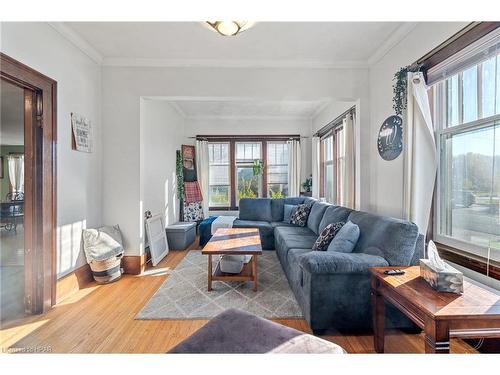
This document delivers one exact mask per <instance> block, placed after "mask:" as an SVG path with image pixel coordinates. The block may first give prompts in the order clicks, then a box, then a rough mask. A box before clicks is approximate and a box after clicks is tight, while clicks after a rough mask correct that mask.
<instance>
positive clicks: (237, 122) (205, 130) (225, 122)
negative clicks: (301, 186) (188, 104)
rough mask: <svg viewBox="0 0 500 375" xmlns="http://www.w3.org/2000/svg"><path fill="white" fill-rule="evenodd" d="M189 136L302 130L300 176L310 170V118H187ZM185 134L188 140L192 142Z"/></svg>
mask: <svg viewBox="0 0 500 375" xmlns="http://www.w3.org/2000/svg"><path fill="white" fill-rule="evenodd" d="M185 133H186V137H192V136H196V135H202V134H211V135H227V134H231V135H263V134H264V135H273V134H283V135H288V134H299V135H300V136H302V137H304V138H302V139H301V153H302V164H301V173H300V175H301V180H302V181H305V179H306V177H308V176H309V175H310V174H311V120H309V119H300V118H288V119H284V118H267V119H263V118H240V119H233V118H218V119H214V118H205V119H198V118H196V119H193V118H187V120H186V130H185ZM193 141H194V140H193V139H191V138H186V140H185V142H186V144H193Z"/></svg>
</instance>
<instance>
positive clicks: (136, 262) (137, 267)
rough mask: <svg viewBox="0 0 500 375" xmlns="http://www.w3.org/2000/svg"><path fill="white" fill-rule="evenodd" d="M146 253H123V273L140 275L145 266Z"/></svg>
mask: <svg viewBox="0 0 500 375" xmlns="http://www.w3.org/2000/svg"><path fill="white" fill-rule="evenodd" d="M146 261H147V259H146V255H125V256H124V257H123V258H122V268H123V273H128V274H130V275H140V274H141V273H143V272H144V269H145V268H146Z"/></svg>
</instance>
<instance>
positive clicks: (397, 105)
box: [392, 65, 420, 116]
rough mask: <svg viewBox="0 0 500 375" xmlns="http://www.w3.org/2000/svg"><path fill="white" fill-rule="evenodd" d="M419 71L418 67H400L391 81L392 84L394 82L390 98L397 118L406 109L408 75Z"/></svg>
mask: <svg viewBox="0 0 500 375" xmlns="http://www.w3.org/2000/svg"><path fill="white" fill-rule="evenodd" d="M419 70H420V67H419V66H418V65H408V66H405V67H402V68H401V69H399V70H398V71H397V72H396V74H394V78H393V79H392V80H393V82H394V81H395V83H393V85H392V92H393V94H394V96H393V98H392V108H394V112H395V113H396V115H398V116H401V115H402V114H403V111H404V110H405V109H406V104H407V103H406V100H407V96H406V90H407V81H408V73H409V72H418V71H419Z"/></svg>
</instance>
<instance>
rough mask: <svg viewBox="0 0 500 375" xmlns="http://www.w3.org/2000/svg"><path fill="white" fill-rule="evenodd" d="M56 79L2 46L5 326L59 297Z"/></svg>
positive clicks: (0, 193)
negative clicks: (57, 272) (20, 59)
mask: <svg viewBox="0 0 500 375" xmlns="http://www.w3.org/2000/svg"><path fill="white" fill-rule="evenodd" d="M55 95H56V82H55V81H53V80H52V79H50V78H48V77H46V76H44V75H42V74H40V73H38V72H36V71H34V70H33V69H31V68H29V67H27V66H25V65H23V64H21V63H19V62H18V61H16V60H13V59H11V58H10V57H8V56H6V55H4V54H0V112H1V118H0V167H1V169H0V208H1V210H0V326H2V327H3V326H6V325H8V324H9V323H10V322H12V321H15V320H18V319H21V318H23V317H24V316H26V315H30V314H37V313H43V312H45V311H47V310H48V309H49V308H50V307H51V306H52V305H53V304H54V303H55V281H56V278H55V261H56V259H55V228H56V221H55V218H56V215H55V213H56V206H55V197H56V195H55V194H56V192H55V187H56V179H55V171H56V164H55V161H56V160H55V155H56V154H55V151H56V150H55V145H56V143H55V140H56V133H55V129H56V128H55V125H56V124H55V102H56V96H55Z"/></svg>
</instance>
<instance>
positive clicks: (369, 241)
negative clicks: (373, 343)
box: [233, 197, 424, 333]
mask: <svg viewBox="0 0 500 375" xmlns="http://www.w3.org/2000/svg"><path fill="white" fill-rule="evenodd" d="M304 202H310V203H312V204H313V206H312V209H311V212H310V214H309V218H308V220H307V225H306V226H305V227H298V226H295V225H292V224H289V223H286V222H284V221H283V220H284V205H285V204H288V205H297V204H301V203H304ZM239 209H240V212H239V219H238V220H236V221H235V222H234V224H233V226H234V227H239V228H248V227H251V228H258V229H259V232H260V236H261V240H262V247H263V249H267V250H272V249H275V250H276V253H277V256H278V258H279V260H280V262H281V265H282V267H283V270H284V271H285V274H286V277H287V278H288V282H289V283H290V286H291V288H292V290H293V292H294V294H295V297H296V298H297V301H298V303H299V305H300V306H301V308H302V312H303V314H304V317H305V319H306V320H307V322H308V323H309V325H310V326H311V329H312V330H313V331H314V332H315V333H321V332H322V331H323V330H326V329H330V328H337V329H351V330H352V329H356V330H357V329H367V328H371V324H372V321H371V306H370V276H369V272H368V268H369V267H373V266H388V265H390V266H407V265H413V264H417V262H418V259H419V258H421V257H423V250H424V239H423V236H421V235H420V236H419V234H418V229H417V226H416V225H415V224H413V223H410V222H406V221H402V220H398V219H394V218H390V217H385V216H378V215H374V214H370V213H366V212H361V211H355V210H351V209H349V208H345V207H341V206H335V205H331V204H327V203H322V202H319V201H316V200H315V199H313V198H309V197H300V198H285V199H241V200H240V202H239ZM349 220H350V221H351V222H353V223H355V224H357V225H358V226H359V229H360V237H359V240H358V243H357V245H356V247H355V248H354V250H353V252H352V253H348V254H346V253H340V252H335V251H312V246H313V244H314V242H315V241H316V239H317V238H318V234H319V233H321V231H322V230H323V229H324V228H325V227H326V226H327V225H328V224H330V223H335V222H339V221H344V222H347V221H349ZM386 311H387V317H388V319H387V320H388V321H387V326H389V327H400V328H411V327H414V325H413V323H411V322H410V321H409V320H408V319H407V318H405V317H404V316H403V315H402V314H401V313H399V312H398V311H397V310H396V309H394V308H393V307H392V306H390V305H388V306H387V310H386Z"/></svg>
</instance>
